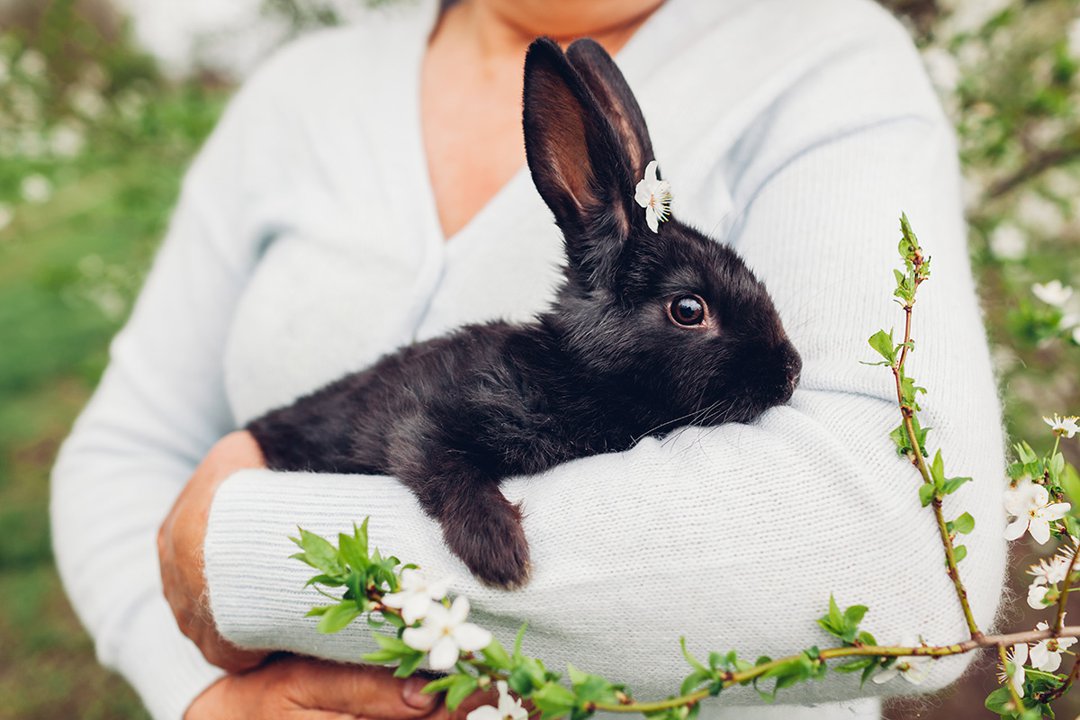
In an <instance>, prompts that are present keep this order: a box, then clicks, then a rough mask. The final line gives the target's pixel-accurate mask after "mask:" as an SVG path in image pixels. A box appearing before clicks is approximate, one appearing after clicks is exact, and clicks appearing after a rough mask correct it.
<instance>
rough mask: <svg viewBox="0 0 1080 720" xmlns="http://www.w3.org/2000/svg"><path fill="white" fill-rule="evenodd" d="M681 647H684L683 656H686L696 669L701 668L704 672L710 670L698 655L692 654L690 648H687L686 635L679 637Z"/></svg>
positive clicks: (691, 665)
mask: <svg viewBox="0 0 1080 720" xmlns="http://www.w3.org/2000/svg"><path fill="white" fill-rule="evenodd" d="M679 647H680V648H682V656H683V657H684V658H686V662H687V663H688V664H689V665H690V667H692V668H694V669H695V670H699V671H701V672H704V673H708V672H709V671H708V670H707V669H706V667H705V666H704V665H702V664H701V662H700V661H699V660H698V659H697V658H696V657H694V656H693V655H691V654H690V651H689V650H687V649H686V638H685V637H680V638H679Z"/></svg>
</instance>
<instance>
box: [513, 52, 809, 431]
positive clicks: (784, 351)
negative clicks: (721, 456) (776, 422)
mask: <svg viewBox="0 0 1080 720" xmlns="http://www.w3.org/2000/svg"><path fill="white" fill-rule="evenodd" d="M524 128H525V148H526V153H527V156H528V162H529V169H530V171H531V173H532V177H533V181H534V183H535V184H536V187H537V189H538V190H539V192H540V195H541V196H542V197H543V198H544V201H545V202H546V203H547V204H548V206H549V207H550V208H551V210H552V212H553V213H554V214H555V219H556V222H557V223H558V226H559V228H560V229H561V230H562V232H563V235H564V237H565V249H566V260H567V264H566V269H565V281H564V283H563V286H562V288H561V289H560V291H559V295H558V298H557V301H556V303H555V306H554V307H553V309H552V311H551V312H550V313H549V314H548V315H546V316H545V317H544V319H543V321H544V322H545V323H546V324H548V325H549V326H550V327H551V328H552V329H553V330H554V331H555V333H556V334H557V335H558V337H559V339H560V342H561V343H562V345H563V347H564V349H565V351H566V352H568V353H570V354H571V355H572V356H573V357H574V359H575V361H576V363H575V364H577V365H579V366H580V367H581V368H583V371H584V373H585V374H586V377H585V378H583V382H587V383H589V384H590V385H592V386H593V387H597V388H603V391H604V392H608V393H618V394H625V395H626V396H627V397H628V398H629V397H633V398H635V399H636V401H637V402H636V403H627V402H622V403H620V404H621V405H624V406H629V407H633V406H635V405H636V406H638V407H640V408H642V413H643V414H646V415H648V416H649V417H647V418H643V419H642V420H643V421H644V422H656V421H658V420H660V421H670V422H677V421H679V422H681V423H682V424H700V425H707V424H717V423H723V422H729V421H736V422H739V421H742V422H745V421H749V420H751V419H753V418H755V417H757V416H758V415H759V414H760V413H761V412H763V411H764V410H766V409H767V408H769V407H771V406H773V405H778V404H782V403H785V402H787V401H788V399H789V398H790V397H791V394H792V392H793V390H794V388H795V385H796V384H797V383H798V379H799V372H800V370H801V368H802V361H801V359H800V358H799V354H798V352H796V350H795V348H794V347H793V346H792V344H791V342H790V341H789V340H788V338H787V335H786V333H785V332H784V328H783V325H782V323H781V322H780V317H779V315H778V314H777V312H776V309H775V308H774V307H773V302H772V299H771V298H770V297H769V294H768V292H767V291H766V290H765V286H764V285H763V284H762V283H761V282H760V281H759V280H758V279H757V278H756V277H754V274H753V273H752V272H751V271H750V269H749V268H747V266H746V264H745V263H744V262H743V261H742V259H741V258H740V257H739V256H738V255H737V254H736V253H735V252H734V251H733V250H731V249H730V248H729V247H727V246H725V245H722V244H721V243H719V242H717V241H716V240H713V239H711V238H709V237H706V236H705V235H703V234H702V233H700V232H698V231H696V230H694V229H692V228H690V227H688V226H686V225H684V224H682V223H680V222H678V221H676V220H674V219H669V220H668V221H666V222H662V223H660V224H659V227H658V228H657V230H656V231H654V230H653V229H651V228H650V227H649V224H648V223H647V221H646V212H645V209H644V208H642V207H641V206H640V205H639V204H638V203H637V201H636V200H635V189H636V186H637V184H638V181H639V180H641V179H642V178H643V177H644V175H645V173H646V167H647V165H648V164H649V163H650V162H651V161H653V160H654V157H653V150H652V142H651V141H650V139H649V133H648V129H647V128H646V126H645V120H644V117H643V116H642V113H641V109H640V108H639V107H638V104H637V101H636V100H635V99H634V95H633V93H632V92H631V91H630V88H629V86H628V85H627V83H626V80H625V79H624V78H623V76H622V73H621V72H620V71H619V69H618V67H617V66H616V65H615V63H614V62H613V61H612V60H611V58H610V57H609V56H608V54H607V53H606V52H605V51H604V50H603V48H601V47H600V46H599V45H598V44H597V43H595V42H593V41H592V40H587V39H586V40H578V41H577V42H575V43H573V44H572V45H571V46H570V47H569V48H568V49H567V51H566V53H565V54H564V53H563V52H562V50H561V48H560V47H559V46H558V45H557V44H555V43H554V42H552V41H550V40H547V39H544V38H541V39H539V40H536V41H535V42H534V43H533V44H532V46H531V47H530V48H529V52H528V55H527V57H526V61H525V100H524Z"/></svg>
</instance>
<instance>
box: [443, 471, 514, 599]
mask: <svg viewBox="0 0 1080 720" xmlns="http://www.w3.org/2000/svg"><path fill="white" fill-rule="evenodd" d="M495 495H497V497H498V499H497V500H496V501H494V502H485V503H476V504H473V505H471V506H470V507H469V508H468V510H467V511H466V512H465V513H462V514H458V515H456V516H455V517H453V518H447V519H444V520H443V535H444V537H445V538H446V543H447V544H448V545H449V546H450V549H451V550H452V551H453V552H454V554H455V555H457V556H458V557H459V558H461V559H462V561H464V563H465V565H466V566H467V567H468V568H469V570H470V572H472V574H473V575H475V576H476V577H477V578H479V579H480V581H481V582H483V583H484V584H485V585H492V586H495V587H503V588H507V589H512V588H519V587H522V586H523V585H525V584H526V583H527V582H528V579H529V571H530V569H531V568H530V565H529V543H528V541H527V540H526V539H525V531H524V529H523V528H522V526H521V510H520V509H519V508H518V507H517V506H516V505H511V504H510V503H509V502H507V501H506V499H505V498H503V497H502V494H501V493H499V492H498V491H497V490H496V492H495ZM488 497H489V498H491V496H488ZM462 515H464V517H463V516H462Z"/></svg>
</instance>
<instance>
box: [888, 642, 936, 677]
mask: <svg viewBox="0 0 1080 720" xmlns="http://www.w3.org/2000/svg"><path fill="white" fill-rule="evenodd" d="M899 644H900V645H902V646H903V647H918V646H920V645H924V644H925V643H923V641H922V640H921V639H919V638H915V637H906V638H904V640H903V642H901V643H899ZM933 660H934V658H932V657H930V656H929V655H909V656H908V657H902V658H897V659H896V662H895V663H894V664H893V665H892V666H891V667H887V668H885V669H884V670H882V671H881V672H879V673H878V674H877V675H875V676H874V682H875V683H877V684H878V685H881V684H883V683H887V682H889V681H890V680H892V679H893V678H894V677H896V676H897V675H901V676H903V678H904V679H905V680H907V681H908V682H909V683H911V684H912V685H921V684H922V682H923V681H924V680H926V676H927V675H929V674H930V663H931V662H933Z"/></svg>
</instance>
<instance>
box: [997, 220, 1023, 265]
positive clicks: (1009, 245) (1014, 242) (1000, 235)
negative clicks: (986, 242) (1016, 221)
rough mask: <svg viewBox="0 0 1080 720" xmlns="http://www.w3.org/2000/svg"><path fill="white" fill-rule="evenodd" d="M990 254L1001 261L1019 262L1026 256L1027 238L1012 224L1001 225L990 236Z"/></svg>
mask: <svg viewBox="0 0 1080 720" xmlns="http://www.w3.org/2000/svg"><path fill="white" fill-rule="evenodd" d="M990 252H992V253H994V255H995V257H998V258H1000V259H1002V260H1020V259H1021V258H1023V257H1024V255H1026V254H1027V237H1026V236H1025V235H1024V231H1023V230H1021V229H1020V228H1018V227H1016V226H1015V225H1013V224H1012V223H1002V224H1000V225H998V226H997V227H996V228H994V232H992V233H991V234H990Z"/></svg>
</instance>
